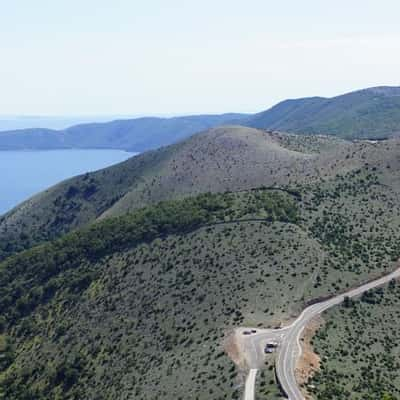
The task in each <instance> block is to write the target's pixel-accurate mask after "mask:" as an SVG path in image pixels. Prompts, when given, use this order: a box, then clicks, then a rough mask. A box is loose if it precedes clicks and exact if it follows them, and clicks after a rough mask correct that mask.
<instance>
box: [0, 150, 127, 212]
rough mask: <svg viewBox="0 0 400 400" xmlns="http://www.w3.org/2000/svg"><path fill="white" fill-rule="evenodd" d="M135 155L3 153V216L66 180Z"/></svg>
mask: <svg viewBox="0 0 400 400" xmlns="http://www.w3.org/2000/svg"><path fill="white" fill-rule="evenodd" d="M134 155H135V154H134V153H127V152H125V151H119V150H49V151H0V215H1V214H3V213H5V212H6V211H8V210H10V209H11V208H13V207H15V206H16V205H17V204H19V203H21V202H22V201H24V200H26V199H28V198H29V197H31V196H32V195H34V194H36V193H38V192H40V191H42V190H44V189H46V188H48V187H50V186H52V185H54V184H56V183H58V182H60V181H62V180H64V179H67V178H70V177H72V176H75V175H79V174H83V173H85V172H89V171H95V170H98V169H101V168H105V167H108V166H110V165H113V164H117V163H119V162H121V161H124V160H126V159H128V158H130V157H132V156H134Z"/></svg>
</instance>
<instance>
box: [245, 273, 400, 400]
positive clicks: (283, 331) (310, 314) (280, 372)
mask: <svg viewBox="0 0 400 400" xmlns="http://www.w3.org/2000/svg"><path fill="white" fill-rule="evenodd" d="M397 278H400V268H398V269H396V270H395V271H394V272H392V273H390V274H388V275H385V276H383V277H382V278H379V279H376V280H374V281H371V282H368V283H366V284H364V285H361V286H359V287H358V288H355V289H351V290H349V291H347V292H345V293H343V294H340V295H338V296H335V297H332V298H330V299H329V300H325V301H321V302H320V303H316V304H313V305H311V306H309V307H307V308H306V309H305V310H304V311H303V312H302V313H301V314H300V316H299V317H298V318H297V319H296V320H295V321H294V322H293V323H292V324H291V325H289V326H286V327H284V328H280V329H254V330H255V331H256V332H255V333H252V334H251V335H243V332H244V331H251V328H239V329H238V331H237V334H239V335H241V342H242V343H243V347H244V349H243V350H244V356H245V358H246V362H247V365H248V367H249V368H250V372H249V375H248V377H247V379H246V384H245V395H244V399H245V400H254V398H255V395H254V393H255V381H256V375H257V370H258V369H259V368H261V367H262V365H263V362H264V359H265V354H264V347H265V345H266V343H268V342H270V341H275V342H276V343H278V348H277V358H276V374H277V376H278V379H279V382H280V384H281V387H282V389H283V391H284V392H285V393H286V394H287V396H288V398H289V400H304V396H303V394H302V393H301V390H300V388H299V386H298V385H297V382H296V377H295V369H296V364H297V361H298V359H299V357H300V355H301V346H300V337H301V333H302V332H303V329H304V328H305V327H306V325H307V324H308V323H309V322H310V321H311V320H312V319H313V318H314V317H316V316H317V315H319V314H321V313H322V312H324V311H325V310H327V309H328V308H331V307H334V306H336V305H338V304H340V303H342V302H343V300H344V298H345V297H350V298H352V297H355V296H359V295H361V294H362V293H364V292H366V291H367V290H370V289H373V288H376V287H378V286H382V285H384V284H386V283H388V282H390V281H391V280H392V279H397Z"/></svg>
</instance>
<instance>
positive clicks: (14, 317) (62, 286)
mask: <svg viewBox="0 0 400 400" xmlns="http://www.w3.org/2000/svg"><path fill="white" fill-rule="evenodd" d="M374 168H375V167H369V166H367V167H365V168H363V169H359V170H356V171H353V172H350V173H347V174H344V175H337V176H336V177H335V178H333V179H330V180H326V181H325V182H318V183H317V184H312V183H310V184H304V185H296V187H293V188H292V189H291V190H289V192H287V191H286V190H269V189H258V190H250V191H242V192H239V193H225V194H205V195H204V194H203V195H199V196H197V197H192V198H188V199H186V200H179V201H174V202H166V203H160V204H159V205H156V206H151V207H148V208H144V209H140V210H137V211H135V212H133V213H128V214H125V215H123V216H120V217H113V218H108V219H104V220H103V221H100V222H97V223H95V224H94V225H91V226H89V227H87V228H84V229H81V230H78V231H75V232H71V233H69V234H67V235H66V236H63V237H62V238H60V239H57V240H56V241H53V242H50V243H47V244H43V245H41V246H39V247H36V248H33V249H31V250H28V251H26V252H22V253H20V254H17V255H14V256H11V257H9V258H8V259H7V260H5V261H4V262H3V263H2V264H0V271H1V273H0V299H1V303H0V311H1V315H2V321H1V327H2V336H1V340H2V343H3V346H2V348H3V350H1V351H2V354H3V355H4V357H2V360H3V362H2V365H1V372H0V388H1V391H2V394H3V398H6V399H8V398H13V399H15V400H18V399H26V398H30V399H54V398H60V399H80V398H87V399H109V398H120V399H128V398H132V397H134V398H137V399H154V398H155V397H156V398H157V397H158V398H160V397H162V398H164V399H176V398H182V399H183V398H192V399H230V398H240V396H241V390H242V384H243V375H242V373H243V371H241V370H240V369H239V370H238V369H237V367H236V366H235V365H234V364H233V363H232V362H231V361H230V359H229V357H228V356H227V355H226V353H225V346H224V344H225V343H226V338H227V336H228V335H229V333H230V332H231V330H232V328H234V327H235V326H239V325H247V324H252V325H258V326H274V325H276V324H279V323H280V322H282V321H283V320H287V319H290V318H291V317H292V316H293V315H296V314H298V312H299V311H300V310H301V309H302V308H303V307H304V305H305V303H306V302H307V301H309V300H311V299H313V298H316V297H318V296H322V295H326V294H329V293H335V292H337V291H338V290H341V289H344V288H346V287H349V286H351V285H354V284H357V283H359V282H361V281H364V280H365V279H367V278H368V277H372V276H375V275H377V274H380V273H382V272H383V271H386V270H388V269H391V268H393V260H395V259H396V258H397V257H398V255H399V252H400V249H399V247H398V243H399V239H400V237H399V235H400V229H399V225H400V214H399V210H400V207H397V206H396V205H397V204H398V195H397V192H396V191H394V190H393V188H391V187H390V186H389V185H387V182H389V179H388V176H386V175H384V174H383V171H380V170H378V169H377V168H375V169H374ZM385 172H386V171H385ZM367 198H371V199H373V201H370V202H368V201H366V199H367ZM377 221H378V223H377Z"/></svg>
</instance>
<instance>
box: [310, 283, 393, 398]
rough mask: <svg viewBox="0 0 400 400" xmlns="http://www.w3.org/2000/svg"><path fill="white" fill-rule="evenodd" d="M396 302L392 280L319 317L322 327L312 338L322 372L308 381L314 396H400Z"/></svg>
mask: <svg viewBox="0 0 400 400" xmlns="http://www.w3.org/2000/svg"><path fill="white" fill-rule="evenodd" d="M399 306H400V286H399V284H398V283H397V284H389V285H388V286H386V287H385V288H384V289H377V290H373V291H371V292H367V293H366V294H365V295H363V296H362V297H361V300H357V301H355V302H354V303H352V305H351V306H349V307H344V306H341V307H338V308H335V309H333V310H331V311H329V312H327V313H326V314H325V315H324V319H325V320H326V325H325V326H324V327H323V328H322V329H321V330H320V331H319V332H318V334H317V335H316V337H315V338H314V346H315V349H316V351H317V352H318V353H319V354H320V356H321V357H322V370H321V372H320V373H318V374H317V375H316V376H315V377H314V378H313V379H312V380H311V381H310V384H313V385H315V389H314V390H313V393H314V398H316V399H324V400H329V399H335V400H341V399H346V400H348V399H351V400H361V399H367V400H369V399H388V400H390V399H396V398H399V396H400V377H399V374H398V370H399V367H400V348H399V346H398V343H399V339H400V336H399V330H398V326H399V320H400V311H399ZM385 396H386V397H385ZM391 396H393V397H391Z"/></svg>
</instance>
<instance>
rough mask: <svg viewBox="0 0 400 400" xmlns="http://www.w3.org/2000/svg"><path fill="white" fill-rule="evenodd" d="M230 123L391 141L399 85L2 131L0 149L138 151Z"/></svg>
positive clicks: (398, 123)
mask: <svg viewBox="0 0 400 400" xmlns="http://www.w3.org/2000/svg"><path fill="white" fill-rule="evenodd" d="M228 124H234V125H242V126H247V127H253V128H258V129H269V130H271V129H273V130H278V131H287V132H291V133H297V134H326V135H334V136H338V137H341V138H345V139H382V138H389V137H393V136H398V135H399V134H400V87H395V86H376V87H372V88H367V89H361V90H356V91H353V92H350V93H345V94H341V95H339V96H335V97H331V98H328V97H304V98H299V99H288V100H284V101H282V102H280V103H278V104H276V105H274V106H273V107H271V108H269V109H268V110H265V111H261V112H259V113H256V114H235V113H226V114H220V115H211V114H205V115H193V116H182V117H171V118H161V117H141V118H136V119H123V120H115V121H111V122H105V123H104V122H101V123H89V124H79V125H74V126H72V127H69V128H67V129H64V130H51V129H38V128H34V129H25V130H14V131H3V132H0V150H18V149H20V150H21V149H22V150H24V149H67V148H86V149H87V148H91V149H95V148H99V149H100V148H101V149H106V148H109V149H119V150H127V151H135V152H142V151H147V150H152V149H156V148H158V147H161V146H165V145H169V144H172V143H177V142H178V141H179V140H182V139H185V138H187V137H189V136H191V135H193V134H194V133H197V132H201V131H204V130H206V129H210V128H212V127H216V126H221V125H228Z"/></svg>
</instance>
